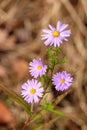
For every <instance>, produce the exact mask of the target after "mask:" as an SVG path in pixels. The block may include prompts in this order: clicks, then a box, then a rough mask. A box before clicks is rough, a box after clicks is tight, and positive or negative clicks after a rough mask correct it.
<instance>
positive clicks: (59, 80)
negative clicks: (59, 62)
mask: <svg viewBox="0 0 87 130" xmlns="http://www.w3.org/2000/svg"><path fill="white" fill-rule="evenodd" d="M52 81H53V84H54V85H55V89H56V90H57V91H63V90H66V89H68V88H69V87H70V86H71V85H72V81H73V78H72V77H71V75H70V74H68V73H67V72H66V71H63V72H59V73H56V74H54V75H53V77H52Z"/></svg>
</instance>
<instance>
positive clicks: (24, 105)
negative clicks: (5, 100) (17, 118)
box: [0, 83, 31, 114]
mask: <svg viewBox="0 0 87 130" xmlns="http://www.w3.org/2000/svg"><path fill="white" fill-rule="evenodd" d="M0 88H1V89H2V91H3V92H4V93H5V94H7V95H8V96H9V97H10V98H11V99H12V100H14V101H16V102H17V103H18V104H20V106H21V107H22V108H23V109H24V110H25V111H26V112H27V113H28V114H31V110H30V106H29V104H28V103H27V102H26V101H24V99H23V98H22V97H21V96H19V95H18V94H17V93H16V92H14V91H13V90H12V89H10V88H8V87H5V86H4V85H3V84H1V83H0Z"/></svg>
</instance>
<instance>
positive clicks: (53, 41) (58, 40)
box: [41, 21, 71, 47]
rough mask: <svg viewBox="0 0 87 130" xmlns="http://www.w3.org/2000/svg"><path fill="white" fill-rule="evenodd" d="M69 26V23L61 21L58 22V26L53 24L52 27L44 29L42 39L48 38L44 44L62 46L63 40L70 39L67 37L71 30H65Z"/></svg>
mask: <svg viewBox="0 0 87 130" xmlns="http://www.w3.org/2000/svg"><path fill="white" fill-rule="evenodd" d="M67 27H68V24H62V23H61V22H60V21H58V22H57V26H56V28H55V27H54V26H52V25H49V28H50V29H43V30H42V31H43V32H44V33H45V34H42V35H41V37H42V40H46V41H45V42H44V44H45V45H46V46H48V45H50V46H52V45H53V46H54V47H56V46H58V47H59V46H60V44H62V42H63V41H68V39H67V37H69V36H70V34H71V31H70V30H65V29H66V28H67Z"/></svg>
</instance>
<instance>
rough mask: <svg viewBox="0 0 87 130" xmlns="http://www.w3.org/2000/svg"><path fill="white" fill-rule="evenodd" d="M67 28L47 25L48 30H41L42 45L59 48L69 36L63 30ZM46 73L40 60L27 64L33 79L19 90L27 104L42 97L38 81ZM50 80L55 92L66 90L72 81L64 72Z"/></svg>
mask: <svg viewBox="0 0 87 130" xmlns="http://www.w3.org/2000/svg"><path fill="white" fill-rule="evenodd" d="M67 27H68V24H62V23H61V22H60V21H58V22H57V26H56V28H55V27H54V26H52V25H49V28H50V29H43V32H44V33H45V34H42V35H41V37H42V40H45V42H44V44H45V45H46V46H48V45H49V46H53V47H59V46H60V45H61V44H62V43H63V41H68V39H67V38H68V37H69V36H70V35H71V31H70V30H65V29H66V28H67ZM48 71H49V69H48V68H47V65H45V64H43V62H42V60H41V59H33V60H32V61H31V62H30V63H29V72H30V74H31V76H32V77H33V79H32V80H28V81H27V82H26V83H24V84H23V85H22V90H21V95H22V96H23V98H24V100H26V101H27V102H28V103H33V102H34V103H38V102H39V99H40V98H41V97H42V96H43V92H44V91H45V90H44V89H45V88H43V87H42V85H41V82H40V81H38V79H39V77H42V76H43V75H45V74H47V72H48ZM51 78H52V84H53V85H54V86H55V89H56V90H57V91H63V90H67V89H68V88H69V87H70V86H71V85H72V81H73V78H72V77H71V75H70V74H69V73H67V72H66V71H63V72H58V73H56V74H53V75H52V77H51Z"/></svg>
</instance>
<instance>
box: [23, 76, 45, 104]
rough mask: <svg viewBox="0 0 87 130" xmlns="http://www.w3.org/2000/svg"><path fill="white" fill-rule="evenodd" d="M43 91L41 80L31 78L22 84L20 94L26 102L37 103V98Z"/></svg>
mask: <svg viewBox="0 0 87 130" xmlns="http://www.w3.org/2000/svg"><path fill="white" fill-rule="evenodd" d="M43 92H44V89H43V88H42V87H41V82H38V81H37V80H35V79H32V80H28V81H27V83H24V84H23V85H22V90H21V95H22V96H23V98H24V100H25V101H27V102H28V103H33V102H34V103H38V102H39V98H40V97H42V96H43Z"/></svg>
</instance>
